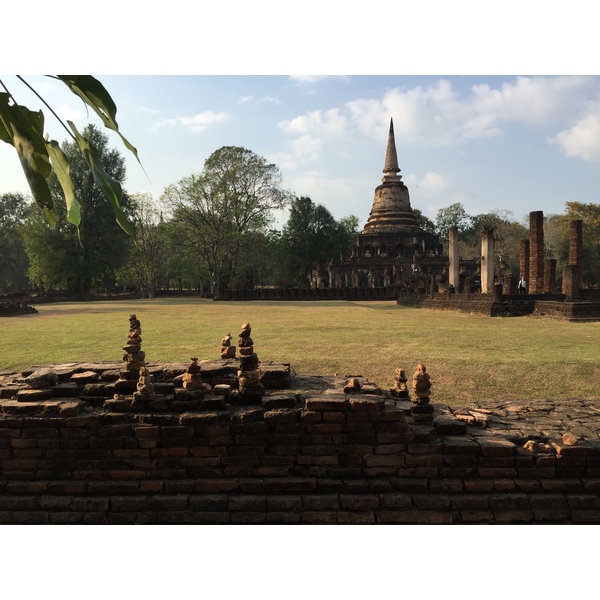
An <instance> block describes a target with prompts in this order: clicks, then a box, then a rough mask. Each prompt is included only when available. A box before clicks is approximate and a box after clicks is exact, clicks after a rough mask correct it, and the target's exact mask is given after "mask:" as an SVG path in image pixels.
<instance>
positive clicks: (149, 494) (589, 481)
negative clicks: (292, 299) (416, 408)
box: [0, 393, 600, 524]
mask: <svg viewBox="0 0 600 600" xmlns="http://www.w3.org/2000/svg"><path fill="white" fill-rule="evenodd" d="M292 400H293V401H294V402H293V406H290V404H291V401H292ZM278 404H279V405H280V406H279V407H278ZM281 405H284V406H281ZM481 434H482V430H478V431H477V435H471V434H470V433H469V430H468V429H467V426H466V425H465V424H464V423H462V422H460V421H458V420H456V419H454V418H452V417H449V416H444V415H440V416H438V417H437V418H436V420H435V422H434V423H432V424H422V423H415V422H413V421H412V419H411V416H410V402H400V401H395V400H393V399H390V398H388V397H385V396H377V395H356V396H350V395H339V394H331V395H329V396H328V395H327V394H324V395H321V396H318V397H312V398H311V397H306V398H304V399H302V398H301V397H299V396H297V395H294V394H292V393H282V394H276V395H273V396H270V397H269V402H268V403H266V404H265V405H262V406H246V407H244V406H237V407H233V408H231V409H230V410H225V411H215V412H207V411H204V412H202V411H198V412H187V413H181V414H166V413H165V414H152V413H146V414H131V413H111V412H106V411H103V410H100V409H96V410H94V411H91V412H88V413H85V412H83V413H81V414H79V415H76V416H26V417H16V416H11V415H6V414H4V415H3V416H1V417H0V523H22V524H29V523H32V524H33V523H35V524H55V523H56V524H58V523H62V524H70V523H73V524H75V523H89V524H104V523H109V524H120V523H173V524H180V523H182V524H183V523H205V524H227V523H231V524H236V523H249V524H250V523H320V524H327V523H342V524H374V523H385V524H390V523H422V524H429V523H431V524H450V523H600V448H599V447H596V446H593V445H589V444H586V445H576V446H564V445H556V444H555V445H554V449H553V452H552V453H550V454H548V453H546V454H537V453H533V452H528V451H525V450H524V449H523V447H522V446H521V445H517V444H515V443H513V442H511V441H510V440H508V439H494V438H492V437H490V436H485V435H481Z"/></svg>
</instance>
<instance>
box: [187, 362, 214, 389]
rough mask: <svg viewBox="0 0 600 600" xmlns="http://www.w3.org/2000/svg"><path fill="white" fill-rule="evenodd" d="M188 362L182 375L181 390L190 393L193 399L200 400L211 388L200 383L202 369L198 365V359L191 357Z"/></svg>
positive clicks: (206, 384)
mask: <svg viewBox="0 0 600 600" xmlns="http://www.w3.org/2000/svg"><path fill="white" fill-rule="evenodd" d="M190 361H191V362H190V364H189V365H188V367H187V369H186V370H185V373H184V374H183V388H184V389H185V390H186V391H187V392H190V393H191V394H192V396H193V398H194V399H196V398H202V397H203V396H204V395H205V394H208V393H209V392H210V391H211V389H212V387H211V386H210V385H209V384H208V383H204V382H203V381H202V368H201V367H200V365H199V364H198V358H196V357H192V358H190Z"/></svg>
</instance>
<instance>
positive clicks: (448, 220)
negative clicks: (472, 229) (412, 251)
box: [435, 202, 470, 240]
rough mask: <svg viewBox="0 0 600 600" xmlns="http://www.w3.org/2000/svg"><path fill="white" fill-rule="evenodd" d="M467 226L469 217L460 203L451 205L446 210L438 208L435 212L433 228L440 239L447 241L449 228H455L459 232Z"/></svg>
mask: <svg viewBox="0 0 600 600" xmlns="http://www.w3.org/2000/svg"><path fill="white" fill-rule="evenodd" d="M469 224H470V221H469V215H468V214H467V212H466V211H465V209H464V207H463V205H462V204H461V203H460V202H456V203H454V204H451V205H450V206H447V207H446V208H440V209H439V210H438V211H437V216H436V219H435V227H436V231H437V234H438V235H439V236H440V237H441V238H444V239H446V240H447V239H448V230H449V229H450V227H452V226H456V227H458V229H459V230H460V229H464V228H466V227H468V226H469Z"/></svg>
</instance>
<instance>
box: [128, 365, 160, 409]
mask: <svg viewBox="0 0 600 600" xmlns="http://www.w3.org/2000/svg"><path fill="white" fill-rule="evenodd" d="M156 399H157V397H156V395H155V394H154V383H153V380H152V375H150V371H148V369H147V368H146V367H145V366H144V367H140V370H139V379H138V382H137V384H136V391H135V392H133V400H132V402H131V409H132V410H135V409H144V408H146V407H147V405H148V403H149V402H151V401H153V400H156Z"/></svg>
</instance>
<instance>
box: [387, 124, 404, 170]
mask: <svg viewBox="0 0 600 600" xmlns="http://www.w3.org/2000/svg"><path fill="white" fill-rule="evenodd" d="M399 171H400V167H399V166H398V156H397V154H396V139H395V138H394V119H392V118H390V132H389V133H388V143H387V149H386V151H385V164H384V165H383V172H384V173H385V174H386V175H395V174H396V173H398V172H399Z"/></svg>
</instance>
